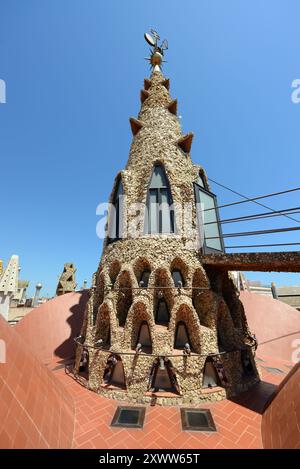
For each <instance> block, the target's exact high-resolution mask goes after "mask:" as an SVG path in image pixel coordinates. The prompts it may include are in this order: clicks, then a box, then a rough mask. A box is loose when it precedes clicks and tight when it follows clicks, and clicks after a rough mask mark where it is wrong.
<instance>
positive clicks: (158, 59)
mask: <svg viewBox="0 0 300 469" xmlns="http://www.w3.org/2000/svg"><path fill="white" fill-rule="evenodd" d="M150 32H151V34H149V33H145V34H144V38H145V39H146V41H147V42H148V44H150V46H151V49H150V57H146V60H148V61H149V62H150V64H151V68H152V69H154V71H155V70H160V66H161V64H162V63H163V62H165V60H163V57H164V51H165V50H167V49H168V41H167V40H166V39H164V40H163V42H162V43H161V44H160V46H159V45H158V41H160V37H159V35H158V33H157V32H156V31H155V30H154V29H150Z"/></svg>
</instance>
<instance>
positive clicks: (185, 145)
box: [177, 132, 194, 153]
mask: <svg viewBox="0 0 300 469" xmlns="http://www.w3.org/2000/svg"><path fill="white" fill-rule="evenodd" d="M193 137H194V134H193V133H192V132H190V133H188V134H186V135H184V136H183V137H181V138H180V139H179V140H178V141H177V144H178V146H179V147H180V148H181V150H183V151H184V152H185V153H190V151H191V146H192V141H193Z"/></svg>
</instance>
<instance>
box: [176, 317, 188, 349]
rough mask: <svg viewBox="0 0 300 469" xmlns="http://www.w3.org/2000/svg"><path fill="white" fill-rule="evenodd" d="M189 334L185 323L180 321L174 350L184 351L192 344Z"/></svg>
mask: <svg viewBox="0 0 300 469" xmlns="http://www.w3.org/2000/svg"><path fill="white" fill-rule="evenodd" d="M190 343H191V342H190V339H189V333H188V330H187V327H186V324H185V322H184V321H179V322H178V323H177V326H176V333H175V343H174V348H175V349H179V350H182V349H183V348H184V346H185V345H186V344H190Z"/></svg>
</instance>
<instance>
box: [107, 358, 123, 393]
mask: <svg viewBox="0 0 300 469" xmlns="http://www.w3.org/2000/svg"><path fill="white" fill-rule="evenodd" d="M103 381H104V383H105V384H107V385H113V386H116V387H120V388H125V387H126V383H125V373H124V368H123V363H122V360H121V358H120V357H119V356H114V355H112V356H110V357H109V358H108V360H107V362H106V367H105V370H104V375H103Z"/></svg>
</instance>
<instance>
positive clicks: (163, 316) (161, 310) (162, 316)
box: [155, 299, 170, 325]
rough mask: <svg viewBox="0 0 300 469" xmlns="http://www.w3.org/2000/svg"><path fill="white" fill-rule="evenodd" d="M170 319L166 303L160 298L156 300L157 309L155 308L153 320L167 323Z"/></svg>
mask: <svg viewBox="0 0 300 469" xmlns="http://www.w3.org/2000/svg"><path fill="white" fill-rule="evenodd" d="M169 319H170V315H169V310H168V305H167V303H166V301H165V300H163V299H161V300H158V303H157V309H156V316H155V322H156V324H162V325H165V324H168V322H169Z"/></svg>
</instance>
